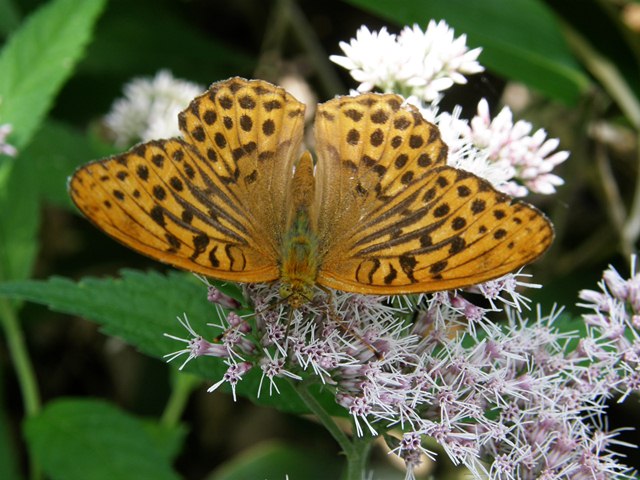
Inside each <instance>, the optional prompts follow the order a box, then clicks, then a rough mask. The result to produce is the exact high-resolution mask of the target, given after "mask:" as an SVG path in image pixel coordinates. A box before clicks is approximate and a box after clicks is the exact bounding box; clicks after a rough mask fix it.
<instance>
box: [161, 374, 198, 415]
mask: <svg viewBox="0 0 640 480" xmlns="http://www.w3.org/2000/svg"><path fill="white" fill-rule="evenodd" d="M173 378H174V381H173V388H172V389H171V396H170V397H169V400H168V401H167V406H166V407H165V408H164V412H162V418H161V419H160V423H161V424H162V425H164V426H167V427H175V426H176V425H177V424H178V423H179V422H180V418H181V417H182V413H183V412H184V409H185V407H186V406H187V402H188V401H189V396H190V395H191V392H193V390H194V389H195V388H196V387H197V386H198V385H200V384H201V383H202V382H201V381H200V379H199V378H198V377H196V376H195V375H191V374H189V373H185V372H180V371H177V372H175V373H174V374H173Z"/></svg>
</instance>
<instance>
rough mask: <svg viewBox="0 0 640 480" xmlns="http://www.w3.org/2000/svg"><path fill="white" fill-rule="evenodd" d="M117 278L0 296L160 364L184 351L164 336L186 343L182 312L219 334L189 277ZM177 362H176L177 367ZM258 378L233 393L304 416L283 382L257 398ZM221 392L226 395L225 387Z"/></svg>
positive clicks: (218, 370) (19, 288)
mask: <svg viewBox="0 0 640 480" xmlns="http://www.w3.org/2000/svg"><path fill="white" fill-rule="evenodd" d="M121 275H122V276H121V278H106V279H96V278H85V279H83V280H80V281H79V282H74V281H71V280H69V279H66V278H61V277H52V278H50V279H49V280H46V281H39V280H26V281H21V282H5V283H0V295H5V296H10V297H13V298H18V299H22V300H28V301H32V302H36V303H41V304H44V305H47V306H48V307H49V308H51V309H52V310H55V311H58V312H63V313H68V314H73V315H79V316H82V317H85V318H87V319H89V320H93V321H95V322H97V323H99V324H100V325H101V326H102V330H103V331H104V332H105V333H107V334H109V335H114V336H117V337H119V338H121V339H123V340H125V341H126V342H128V343H130V344H131V345H133V346H135V347H137V348H138V349H139V350H141V351H142V352H144V353H146V354H148V355H151V356H153V357H156V358H159V359H163V357H164V355H166V354H169V353H171V352H175V351H177V350H180V349H183V348H185V346H186V344H184V343H180V342H177V341H175V340H172V339H170V338H167V337H165V336H164V334H165V333H167V334H170V335H174V336H176V337H179V338H189V334H188V333H187V332H186V331H185V329H184V328H183V327H182V326H181V325H180V324H179V323H178V321H177V320H176V317H177V316H182V315H184V314H185V313H186V314H187V317H188V319H189V322H190V324H191V326H192V327H193V329H194V330H195V331H196V332H198V333H199V334H201V335H203V336H206V337H207V338H213V337H215V336H216V335H217V334H219V333H220V332H219V331H218V330H216V329H214V328H212V327H211V326H208V325H207V324H211V323H214V324H215V323H219V319H218V318H217V310H216V309H215V308H214V307H213V306H212V305H211V304H210V303H209V302H208V301H207V300H206V288H205V287H204V286H203V285H202V284H201V283H200V282H198V281H197V280H196V279H195V278H194V277H191V276H189V275H186V274H184V273H179V272H174V271H172V272H170V273H169V274H167V275H161V274H159V273H156V272H150V273H142V272H139V271H135V270H124V271H122V272H121ZM179 362H180V360H176V362H175V363H176V364H178V365H179ZM226 369H227V367H226V366H225V365H224V363H223V362H222V360H221V359H219V358H212V357H199V358H198V359H196V360H192V361H191V362H189V363H188V364H187V365H186V367H185V370H186V371H188V372H191V373H194V374H197V375H199V376H201V377H203V378H205V379H207V380H209V381H212V380H215V381H217V380H219V379H220V378H221V377H222V375H223V374H224V372H225V371H226ZM260 379H261V374H260V372H258V371H256V370H253V371H251V372H249V373H248V374H247V375H246V376H245V378H243V380H242V381H241V382H240V383H239V384H238V386H237V388H236V391H237V393H238V394H239V395H241V396H244V397H247V398H250V399H252V400H253V401H254V402H255V403H258V404H261V405H268V406H275V407H277V408H278V409H280V410H283V411H287V412H294V413H303V412H307V411H308V410H307V408H306V407H305V405H304V403H303V402H302V401H301V400H300V398H299V396H298V394H297V393H296V392H295V390H294V389H293V387H292V386H291V385H290V384H289V383H288V382H286V381H284V380H282V379H276V382H277V385H278V388H279V390H280V393H276V392H274V394H273V395H272V396H271V395H269V386H268V381H265V385H263V389H262V393H261V396H260V397H258V390H259V389H258V387H259V384H260ZM221 389H222V390H225V391H229V388H228V385H226V384H225V385H223V387H221ZM313 392H314V394H315V395H316V396H317V398H318V401H320V402H321V403H322V404H323V406H325V408H327V409H328V410H330V411H331V412H332V413H334V414H344V409H342V408H340V407H338V406H337V405H336V403H335V401H334V399H333V397H332V395H331V393H330V392H329V391H328V389H327V388H326V387H325V388H323V386H322V385H317V386H314V387H313Z"/></svg>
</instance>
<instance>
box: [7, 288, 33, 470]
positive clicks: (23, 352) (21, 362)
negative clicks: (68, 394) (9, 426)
mask: <svg viewBox="0 0 640 480" xmlns="http://www.w3.org/2000/svg"><path fill="white" fill-rule="evenodd" d="M0 323H1V324H2V327H3V329H4V332H5V335H6V337H7V345H8V346H9V354H10V356H11V360H12V362H13V366H14V368H15V372H16V376H17V377H18V384H19V385H20V390H21V392H22V403H23V404H24V410H25V413H26V416H27V417H33V416H35V415H37V414H38V413H39V412H40V407H41V405H40V392H39V391H38V383H37V382H36V375H35V372H34V370H33V365H32V364H31V359H30V358H29V354H28V353H27V347H26V345H25V341H24V336H23V335H22V330H21V329H20V324H19V321H18V315H17V314H16V309H15V307H14V306H13V305H12V304H11V302H10V301H9V299H7V298H0ZM29 465H30V468H29V471H30V478H31V479H32V480H39V479H41V478H42V471H41V470H40V466H39V465H38V464H37V462H36V460H35V459H34V458H33V457H30V459H29Z"/></svg>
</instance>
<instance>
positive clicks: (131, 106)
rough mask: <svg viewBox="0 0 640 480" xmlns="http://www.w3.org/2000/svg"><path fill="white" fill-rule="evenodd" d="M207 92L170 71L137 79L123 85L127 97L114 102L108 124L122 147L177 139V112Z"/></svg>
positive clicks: (116, 141)
mask: <svg viewBox="0 0 640 480" xmlns="http://www.w3.org/2000/svg"><path fill="white" fill-rule="evenodd" d="M204 90H205V88H204V87H202V86H200V85H197V84H195V83H192V82H188V81H185V80H179V79H177V78H174V77H173V75H171V73H170V72H169V71H167V70H162V71H160V72H158V73H157V74H156V76H155V77H154V78H135V79H133V80H132V81H130V82H129V83H127V84H126V85H125V86H124V97H123V98H120V99H118V100H116V101H115V102H114V103H113V105H112V107H111V111H110V112H109V113H108V114H107V115H106V117H105V124H106V126H107V128H109V130H110V131H111V132H112V134H113V136H114V140H115V143H116V145H118V146H120V147H128V146H131V145H132V144H133V143H136V142H140V141H148V140H153V139H158V138H169V137H175V136H178V135H180V130H179V129H178V113H180V111H182V110H183V109H184V108H186V107H187V105H189V102H191V100H193V98H194V97H196V96H197V95H199V94H200V93H202V92H203V91H204Z"/></svg>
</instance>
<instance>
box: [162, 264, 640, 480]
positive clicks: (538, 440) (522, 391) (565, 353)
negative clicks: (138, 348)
mask: <svg viewBox="0 0 640 480" xmlns="http://www.w3.org/2000/svg"><path fill="white" fill-rule="evenodd" d="M609 276H610V277H611V279H610V283H611V285H615V287H616V288H615V290H616V292H620V293H619V294H620V295H623V296H624V298H625V299H627V300H626V301H630V299H631V298H633V295H632V293H631V291H632V290H633V287H632V283H626V282H625V281H621V280H620V279H619V278H617V277H615V276H612V275H609ZM522 286H523V283H522V282H521V281H520V280H518V276H507V277H504V278H502V279H497V280H493V281H491V282H487V283H486V284H482V285H477V286H474V287H470V288H466V289H462V290H456V291H452V292H439V293H436V294H433V295H418V296H409V297H400V298H395V299H392V298H391V299H390V298H385V297H377V296H367V295H357V294H351V293H342V292H337V291H331V292H328V291H322V290H316V292H315V296H314V298H313V300H312V301H311V302H309V303H308V304H305V305H303V306H301V307H300V308H298V309H295V310H292V309H290V307H289V306H287V305H285V304H283V303H282V302H280V301H279V300H280V297H279V289H278V285H277V284H276V285H274V284H269V285H248V286H245V287H244V293H245V298H246V300H247V301H248V302H249V303H252V304H253V306H254V309H255V313H253V314H251V315H246V316H241V315H239V314H238V313H236V312H235V311H234V308H235V307H237V306H238V305H239V304H237V303H234V302H233V301H231V300H230V299H229V298H226V296H225V295H224V294H220V292H216V291H215V287H213V286H212V285H209V286H208V295H207V296H208V298H209V299H210V301H212V302H215V304H216V307H215V308H216V309H217V312H218V318H219V321H218V322H217V323H216V324H215V326H216V327H217V328H218V330H219V331H221V332H222V333H220V334H219V335H216V336H215V340H212V341H207V340H205V338H206V335H203V332H196V331H195V330H194V329H193V328H192V327H191V325H190V324H189V323H188V321H187V320H186V318H183V319H180V322H181V323H182V325H183V326H184V327H185V329H186V331H187V333H188V338H185V339H181V338H178V337H175V336H174V337H172V338H174V339H175V340H178V341H181V342H184V344H185V347H184V348H183V349H182V350H179V351H177V352H175V353H174V354H171V355H169V358H170V359H175V358H177V357H180V356H186V357H187V358H186V361H185V363H186V362H189V361H197V359H198V358H199V357H201V356H214V357H217V358H219V359H220V361H221V362H223V363H224V364H225V365H226V373H225V374H224V375H223V376H222V377H221V378H220V379H219V381H217V382H216V383H215V384H214V385H212V386H211V388H210V389H209V390H210V391H212V390H214V389H217V388H218V387H219V386H221V385H223V384H228V385H229V386H230V387H231V388H232V390H233V392H234V396H235V389H236V387H237V385H238V384H239V383H240V382H242V381H243V379H244V377H245V375H246V374H248V373H249V372H250V371H255V372H257V373H258V375H259V376H260V382H259V386H258V394H259V395H270V396H277V395H280V391H281V389H280V387H279V385H281V384H282V382H283V381H289V382H299V383H301V384H304V382H305V380H313V381H314V382H316V383H317V382H320V383H322V384H324V386H325V388H326V389H328V390H330V391H332V392H333V393H334V398H335V401H336V403H337V404H338V405H340V406H341V407H343V408H344V411H345V414H346V415H348V416H349V417H350V418H351V420H352V424H353V428H354V431H355V434H356V435H358V436H364V435H371V436H376V435H380V434H382V433H386V432H389V431H392V430H393V431H394V432H396V433H397V432H402V436H401V439H399V440H397V443H395V444H393V443H391V444H390V445H389V446H390V449H391V451H392V452H393V453H395V454H396V455H398V456H399V457H400V458H401V459H403V460H404V462H405V464H406V466H407V478H412V475H413V471H414V470H415V468H416V467H417V466H418V465H419V464H420V462H421V458H422V456H423V455H426V456H428V457H432V458H433V457H434V455H435V453H434V452H433V451H430V450H429V449H428V448H426V447H425V445H426V443H425V439H427V438H430V439H431V440H432V441H433V440H435V441H436V442H437V443H438V444H439V445H440V447H441V448H442V450H443V451H444V452H445V453H446V454H447V455H448V456H449V458H450V459H451V460H452V461H453V462H454V463H455V464H461V465H465V466H466V467H468V468H469V470H470V471H471V472H472V474H473V475H474V477H475V478H490V479H495V480H498V479H513V480H515V479H531V480H534V479H539V478H554V479H567V480H569V479H578V478H583V477H581V476H580V475H585V474H587V473H585V472H590V473H588V474H589V475H591V474H593V475H595V476H594V477H593V478H616V475H617V476H618V477H617V478H628V477H626V476H625V474H626V473H625V472H628V470H627V468H626V467H625V466H624V465H622V464H620V463H619V462H618V457H617V456H616V455H615V454H614V453H613V452H612V451H611V448H612V447H613V446H615V444H616V442H617V440H616V435H617V432H608V431H605V430H604V429H602V428H601V427H600V425H601V424H602V422H601V420H600V417H601V416H602V415H603V414H604V411H605V408H606V407H605V405H604V400H605V399H606V398H607V396H609V395H610V392H612V391H621V390H622V389H623V384H624V385H630V384H631V382H632V378H635V377H634V374H635V372H634V369H633V368H632V367H633V365H632V364H630V363H628V362H627V364H626V365H628V366H629V367H630V368H627V369H625V368H622V366H621V364H620V355H619V354H620V352H619V351H617V352H614V351H613V350H612V349H611V348H610V347H611V345H614V344H615V343H614V342H613V340H611V339H610V338H608V337H610V335H608V334H607V335H603V332H602V330H601V329H600V327H601V325H606V324H607V323H606V322H604V323H603V322H600V323H601V324H600V325H599V326H598V327H595V326H594V329H593V331H592V334H591V336H590V338H589V340H590V342H591V345H590V346H589V348H587V344H586V342H585V344H584V345H585V348H578V349H577V350H575V351H570V350H568V349H567V345H569V344H570V343H572V342H575V340H576V339H577V338H578V337H577V334H576V333H567V332H563V331H562V330H561V329H559V328H558V327H557V325H556V324H557V322H558V321H559V319H560V318H561V317H560V313H561V312H560V311H552V312H551V313H549V314H548V315H544V314H542V312H541V311H540V310H539V309H538V311H537V312H536V313H535V314H532V315H525V314H524V313H523V312H524V311H525V310H526V309H527V308H528V302H527V301H526V300H524V299H523V297H522V293H520V292H518V291H517V290H521V288H522ZM587 296H588V297H589V298H594V299H596V300H597V301H598V305H600V304H606V302H603V301H602V300H603V299H602V298H600V297H598V296H597V295H593V294H591V295H590V296H589V295H587ZM478 299H483V304H485V305H486V301H487V299H489V304H490V307H491V308H490V309H487V308H486V307H480V306H478V305H476V302H477V300H478ZM241 303H242V304H245V302H241ZM223 306H224V309H223ZM489 312H491V313H492V314H494V315H495V314H496V312H498V313H502V315H503V319H504V322H503V323H502V324H500V325H498V324H496V323H493V322H492V321H490V320H488V318H487V314H488V313H489ZM616 341H617V339H616ZM636 345H637V344H636ZM628 347H629V348H631V345H628ZM592 358H597V361H596V362H589V359H592ZM183 365H184V364H183ZM612 372H615V376H612ZM625 379H629V380H628V381H627V380H625ZM625 381H626V382H627V383H624V382H625ZM634 385H637V382H636V383H634ZM387 438H392V437H387ZM596 443H597V444H598V449H595V447H594V445H595V444H596ZM584 478H591V477H584Z"/></svg>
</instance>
